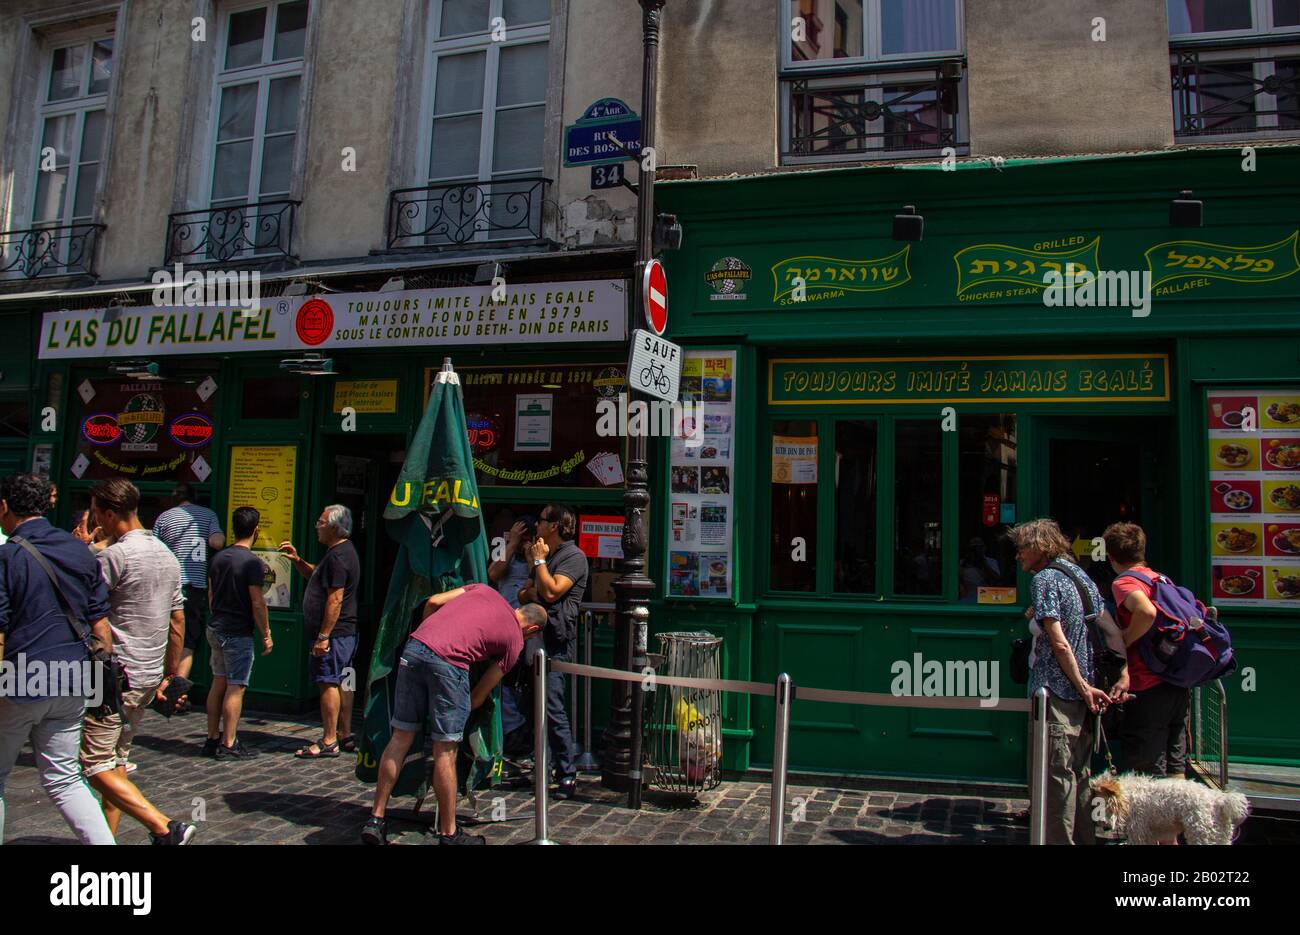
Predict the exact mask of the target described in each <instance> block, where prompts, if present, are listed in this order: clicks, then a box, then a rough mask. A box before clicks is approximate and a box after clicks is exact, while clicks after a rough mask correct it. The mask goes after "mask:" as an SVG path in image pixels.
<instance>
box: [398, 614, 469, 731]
mask: <svg viewBox="0 0 1300 935" xmlns="http://www.w3.org/2000/svg"><path fill="white" fill-rule="evenodd" d="M425 718H428V720H429V724H430V726H431V729H432V733H431V734H430V736H431V737H432V739H433V740H436V741H439V742H442V743H453V742H459V741H460V740H461V738H462V737H464V736H465V722H466V721H468V720H469V670H468V669H462V668H460V667H459V666H454V665H452V664H451V663H450V662H448V661H447V660H445V659H443V658H442V657H441V656H439V655H438V654H437V653H435V652H434V651H433V650H432V649H430V648H429V647H428V646H425V645H424V644H423V643H421V642H420V641H419V640H416V639H410V640H407V642H406V648H405V649H403V650H402V658H401V661H400V662H399V663H398V666H397V690H396V698H395V699H394V701H393V719H392V725H393V729H394V730H412V731H418V730H419V729H420V727H421V726H422V725H423V724H424V721H425Z"/></svg>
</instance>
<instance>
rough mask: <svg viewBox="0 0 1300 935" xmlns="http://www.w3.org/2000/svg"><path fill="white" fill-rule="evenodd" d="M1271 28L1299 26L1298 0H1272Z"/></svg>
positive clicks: (1299, 8)
mask: <svg viewBox="0 0 1300 935" xmlns="http://www.w3.org/2000/svg"><path fill="white" fill-rule="evenodd" d="M1273 26H1274V27H1282V26H1300V0H1273Z"/></svg>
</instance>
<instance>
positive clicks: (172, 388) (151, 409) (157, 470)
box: [52, 370, 220, 485]
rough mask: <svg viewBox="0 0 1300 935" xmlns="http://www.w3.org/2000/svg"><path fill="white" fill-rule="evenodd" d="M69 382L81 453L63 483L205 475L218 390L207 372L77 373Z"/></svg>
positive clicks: (172, 479)
mask: <svg viewBox="0 0 1300 935" xmlns="http://www.w3.org/2000/svg"><path fill="white" fill-rule="evenodd" d="M71 382H72V384H73V386H74V387H75V390H76V391H75V392H73V393H71V394H70V395H71V400H72V405H73V407H74V408H73V412H74V413H75V414H76V420H77V421H76V435H75V436H74V437H75V445H76V453H75V454H74V455H73V460H72V463H71V464H70V465H69V466H68V470H69V474H68V475H67V476H65V477H64V478H62V479H61V480H62V482H65V483H66V482H70V481H74V480H75V481H96V480H104V479H108V478H114V477H125V478H126V479H128V480H130V481H131V482H133V483H135V484H137V485H138V484H141V483H145V482H150V481H162V482H164V483H172V482H175V481H187V482H189V483H202V482H203V481H206V480H207V478H208V477H209V475H210V473H211V471H212V465H213V461H214V455H213V453H212V451H213V447H212V446H213V441H214V439H215V435H216V423H215V413H216V411H217V408H216V407H217V401H218V399H219V394H220V391H219V390H215V389H213V387H212V380H211V379H209V377H208V374H207V373H190V374H183V373H173V372H172V371H170V370H168V371H167V377H166V378H164V379H158V378H146V377H144V376H139V375H135V376H119V377H107V378H103V379H98V378H86V379H83V378H82V377H81V376H80V375H74V376H73V378H72V380H71ZM52 479H54V480H56V481H59V480H60V479H58V478H52Z"/></svg>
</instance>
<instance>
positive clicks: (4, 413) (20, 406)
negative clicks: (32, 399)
mask: <svg viewBox="0 0 1300 935" xmlns="http://www.w3.org/2000/svg"><path fill="white" fill-rule="evenodd" d="M30 430H31V407H30V405H29V404H28V402H27V400H25V399H24V400H21V401H18V402H0V438H26V437H27V434H28V432H29V431H30Z"/></svg>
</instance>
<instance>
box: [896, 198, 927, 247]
mask: <svg viewBox="0 0 1300 935" xmlns="http://www.w3.org/2000/svg"><path fill="white" fill-rule="evenodd" d="M924 233H925V218H923V217H921V215H919V214H917V213H916V205H904V206H903V213H902V214H895V215H894V239H895V240H911V241H917V240H920V239H921V236H922V235H923V234H924Z"/></svg>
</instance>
